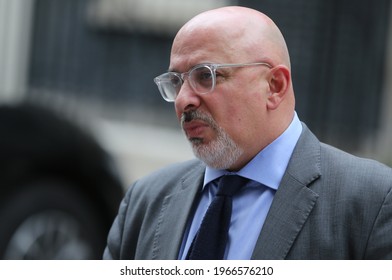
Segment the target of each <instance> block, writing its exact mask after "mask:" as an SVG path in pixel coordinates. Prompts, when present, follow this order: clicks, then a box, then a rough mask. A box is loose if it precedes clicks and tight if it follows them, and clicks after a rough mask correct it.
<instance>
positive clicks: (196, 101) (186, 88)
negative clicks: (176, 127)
mask: <svg viewBox="0 0 392 280" xmlns="http://www.w3.org/2000/svg"><path fill="white" fill-rule="evenodd" d="M200 102H201V100H200V96H199V95H198V94H197V93H196V92H195V91H194V90H193V89H192V87H191V86H190V84H189V82H188V80H187V79H185V81H184V83H183V85H182V86H181V89H180V92H179V93H178V95H177V97H176V100H175V107H176V112H177V114H178V115H179V116H181V114H182V113H183V112H186V111H189V110H192V109H195V108H198V107H199V106H200Z"/></svg>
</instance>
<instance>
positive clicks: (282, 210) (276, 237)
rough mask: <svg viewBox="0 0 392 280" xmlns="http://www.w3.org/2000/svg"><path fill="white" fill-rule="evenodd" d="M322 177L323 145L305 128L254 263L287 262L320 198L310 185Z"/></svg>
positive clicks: (274, 204)
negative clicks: (321, 156) (259, 261)
mask: <svg viewBox="0 0 392 280" xmlns="http://www.w3.org/2000/svg"><path fill="white" fill-rule="evenodd" d="M320 176H321V173H320V143H319V141H318V140H317V138H316V137H315V136H314V135H313V134H312V133H311V132H310V131H309V129H308V128H307V127H306V126H305V125H304V124H303V132H302V135H301V137H300V139H299V140H298V143H297V146H296V148H295V149H294V152H293V155H292V157H291V160H290V162H289V165H288V167H287V170H286V172H285V175H284V176H283V178H282V182H281V183H280V186H279V188H278V190H277V192H276V194H275V197H274V200H273V203H272V205H271V208H270V210H269V212H268V215H267V218H266V220H265V223H264V226H263V228H262V231H261V233H260V236H259V238H258V240H257V243H256V247H255V250H254V251H253V255H252V259H284V258H286V256H287V254H288V252H289V251H290V248H291V246H292V245H293V243H294V241H295V239H296V237H297V235H298V234H299V232H300V231H301V229H302V227H303V225H304V224H305V222H306V220H307V218H308V216H309V214H310V212H311V211H312V209H313V207H314V205H315V203H316V201H317V198H318V195H317V194H316V193H314V192H313V191H312V190H311V189H310V188H309V185H310V184H311V183H312V182H313V181H314V180H317V179H318V178H319V177H320Z"/></svg>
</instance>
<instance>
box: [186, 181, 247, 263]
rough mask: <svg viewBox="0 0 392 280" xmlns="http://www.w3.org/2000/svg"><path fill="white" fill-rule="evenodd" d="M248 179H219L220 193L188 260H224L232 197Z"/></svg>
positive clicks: (200, 230)
mask: <svg viewBox="0 0 392 280" xmlns="http://www.w3.org/2000/svg"><path fill="white" fill-rule="evenodd" d="M247 181H248V179H246V178H244V177H241V176H238V175H226V176H223V177H221V178H220V179H219V182H218V191H217V194H216V196H215V198H214V199H213V200H212V202H211V204H210V206H209V207H208V209H207V212H206V214H205V215H204V218H203V221H202V223H201V225H200V228H199V230H198V231H197V233H196V235H195V238H194V239H193V241H192V244H191V246H190V248H189V251H188V254H187V257H186V259H188V260H222V259H223V257H224V254H225V249H226V243H227V240H228V232H229V227H230V220H231V210H232V196H233V194H235V193H236V192H237V191H238V190H239V189H240V188H241V187H243V186H245V184H246V183H247Z"/></svg>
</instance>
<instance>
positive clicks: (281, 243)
mask: <svg viewBox="0 0 392 280" xmlns="http://www.w3.org/2000/svg"><path fill="white" fill-rule="evenodd" d="M303 126H304V129H303V132H302V135H301V137H300V139H299V141H298V143H297V146H296V148H295V150H294V153H293V155H292V157H291V160H290V162H289V165H288V167H287V170H286V172H285V175H284V177H283V179H282V182H281V184H280V186H279V189H278V190H277V192H276V194H275V198H274V200H273V203H272V205H271V208H270V211H269V213H268V216H267V218H266V221H265V224H264V226H263V228H262V230H261V233H260V236H259V238H258V241H257V244H256V247H255V249H254V252H253V256H252V258H253V259H392V191H391V189H392V171H391V169H390V168H388V167H386V166H384V165H382V164H380V163H377V162H375V161H371V160H367V159H360V158H357V157H354V156H352V155H349V154H347V153H345V152H342V151H340V150H338V149H335V148H333V147H331V146H328V145H326V144H323V143H320V142H319V141H318V140H317V138H316V137H315V136H314V135H313V134H312V133H311V132H310V131H309V129H308V128H307V127H306V126H305V125H303ZM204 171H205V165H204V164H203V163H202V162H200V161H198V160H192V161H189V162H186V163H181V164H176V165H173V166H170V167H168V168H165V169H162V170H160V171H157V172H155V173H153V174H151V175H150V176H148V177H146V178H143V179H141V180H139V181H138V182H136V183H135V184H134V185H133V186H131V187H130V189H129V190H128V192H127V194H126V196H125V198H124V200H123V202H122V203H121V206H120V210H119V214H118V216H117V218H116V219H115V221H114V223H113V226H112V228H111V230H110V233H109V237H108V244H107V248H106V249H105V252H104V259H176V258H177V256H178V252H179V249H180V245H181V242H182V238H183V234H184V230H185V229H186V225H187V222H188V220H189V218H190V217H191V216H192V214H193V210H194V207H195V203H197V201H198V194H199V193H200V189H201V186H202V182H203V175H204ZM244 238H246V237H244Z"/></svg>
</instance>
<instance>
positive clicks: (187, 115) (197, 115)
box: [181, 110, 217, 128]
mask: <svg viewBox="0 0 392 280" xmlns="http://www.w3.org/2000/svg"><path fill="white" fill-rule="evenodd" d="M194 120H200V121H203V122H205V123H207V124H208V125H210V126H211V127H213V128H216V127H217V124H216V122H215V120H214V119H213V118H212V117H211V116H210V115H209V114H206V113H202V112H200V111H198V110H191V111H186V112H184V113H182V115H181V126H183V125H184V124H185V123H187V122H190V121H194Z"/></svg>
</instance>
